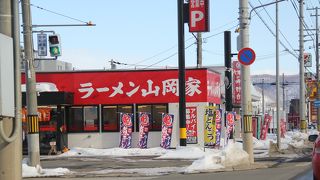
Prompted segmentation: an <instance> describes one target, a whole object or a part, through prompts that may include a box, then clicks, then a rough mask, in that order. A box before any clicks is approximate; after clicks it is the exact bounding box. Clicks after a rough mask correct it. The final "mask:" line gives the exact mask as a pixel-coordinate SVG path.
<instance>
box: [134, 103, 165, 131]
mask: <svg viewBox="0 0 320 180" xmlns="http://www.w3.org/2000/svg"><path fill="white" fill-rule="evenodd" d="M139 112H148V113H150V114H151V122H150V131H161V125H162V113H167V112H168V106H167V105H165V104H153V105H138V106H137V113H139ZM136 124H137V126H136V131H139V118H138V115H137V122H136Z"/></svg>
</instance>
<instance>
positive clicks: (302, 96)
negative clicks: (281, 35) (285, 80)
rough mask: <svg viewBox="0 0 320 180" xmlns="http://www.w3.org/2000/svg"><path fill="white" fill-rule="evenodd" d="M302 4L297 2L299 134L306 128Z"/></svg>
mask: <svg viewBox="0 0 320 180" xmlns="http://www.w3.org/2000/svg"><path fill="white" fill-rule="evenodd" d="M303 4H304V0H300V1H299V8H300V12H299V14H300V15H299V62H300V66H299V72H300V74H299V75H300V78H299V79H300V87H299V88H300V102H299V106H300V109H299V114H300V122H301V125H300V127H301V132H303V133H305V132H306V128H307V122H306V115H305V113H306V112H305V111H306V110H305V90H304V89H305V83H304V60H303V52H304V42H303V34H304V33H303V31H304V30H303V21H304V20H303V19H304V16H303Z"/></svg>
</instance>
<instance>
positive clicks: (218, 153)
mask: <svg viewBox="0 0 320 180" xmlns="http://www.w3.org/2000/svg"><path fill="white" fill-rule="evenodd" d="M308 134H319V132H317V131H312V132H309V133H308ZM308 134H305V133H300V132H298V131H296V132H291V131H290V132H287V133H286V135H285V138H282V139H281V149H282V150H286V149H288V148H289V147H290V148H297V149H299V148H303V147H305V146H306V143H307V141H308ZM276 140H277V138H276V136H275V135H272V134H269V135H268V138H267V140H264V141H262V140H257V139H256V138H254V139H253V148H254V156H255V157H256V158H258V157H268V156H269V154H268V150H269V144H270V141H272V142H274V143H276ZM185 154H188V156H187V157H186V156H185ZM81 156H83V157H88V156H94V157H96V156H114V157H128V156H153V157H154V156H156V157H157V159H188V160H190V159H191V160H194V162H193V163H192V164H191V165H190V166H187V167H183V168H177V167H166V168H151V169H150V168H149V169H147V170H146V169H131V170H128V169H126V170H125V171H126V172H128V171H132V172H133V173H140V172H141V173H143V172H144V173H145V172H148V173H149V175H160V174H165V173H170V172H184V173H193V172H197V171H206V170H214V169H221V168H225V167H231V166H237V165H247V164H249V156H248V154H247V153H246V152H245V151H244V150H243V149H242V143H239V142H232V141H230V142H229V143H228V145H226V146H225V147H224V148H222V149H208V148H206V149H204V148H203V147H194V146H193V147H177V148H176V149H168V150H166V149H163V148H160V147H157V148H149V149H139V148H131V149H121V148H111V149H93V148H73V149H71V150H70V151H68V152H66V153H64V154H61V155H59V156H52V157H53V158H59V157H81ZM22 171H23V173H22V176H23V177H48V176H62V175H67V174H71V173H72V172H71V171H70V170H68V169H66V168H56V169H42V168H41V167H30V166H28V165H27V159H24V160H23V163H22ZM115 171H117V172H119V173H121V169H118V170H112V169H108V170H102V171H99V172H96V173H112V172H115Z"/></svg>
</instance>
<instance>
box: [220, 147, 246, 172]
mask: <svg viewBox="0 0 320 180" xmlns="http://www.w3.org/2000/svg"><path fill="white" fill-rule="evenodd" d="M223 152H224V153H225V161H224V162H223V164H224V165H225V166H237V165H243V164H249V155H248V153H247V152H245V151H244V150H243V149H242V144H241V143H229V144H228V146H227V148H226V149H225V150H224V151H223Z"/></svg>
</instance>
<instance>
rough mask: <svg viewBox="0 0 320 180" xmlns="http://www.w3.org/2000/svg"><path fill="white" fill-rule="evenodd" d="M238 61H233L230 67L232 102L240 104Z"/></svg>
mask: <svg viewBox="0 0 320 180" xmlns="http://www.w3.org/2000/svg"><path fill="white" fill-rule="evenodd" d="M240 67H241V65H240V62H239V61H233V62H232V69H233V96H232V97H233V104H236V105H240V104H241V77H240V75H241V72H240Z"/></svg>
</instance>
